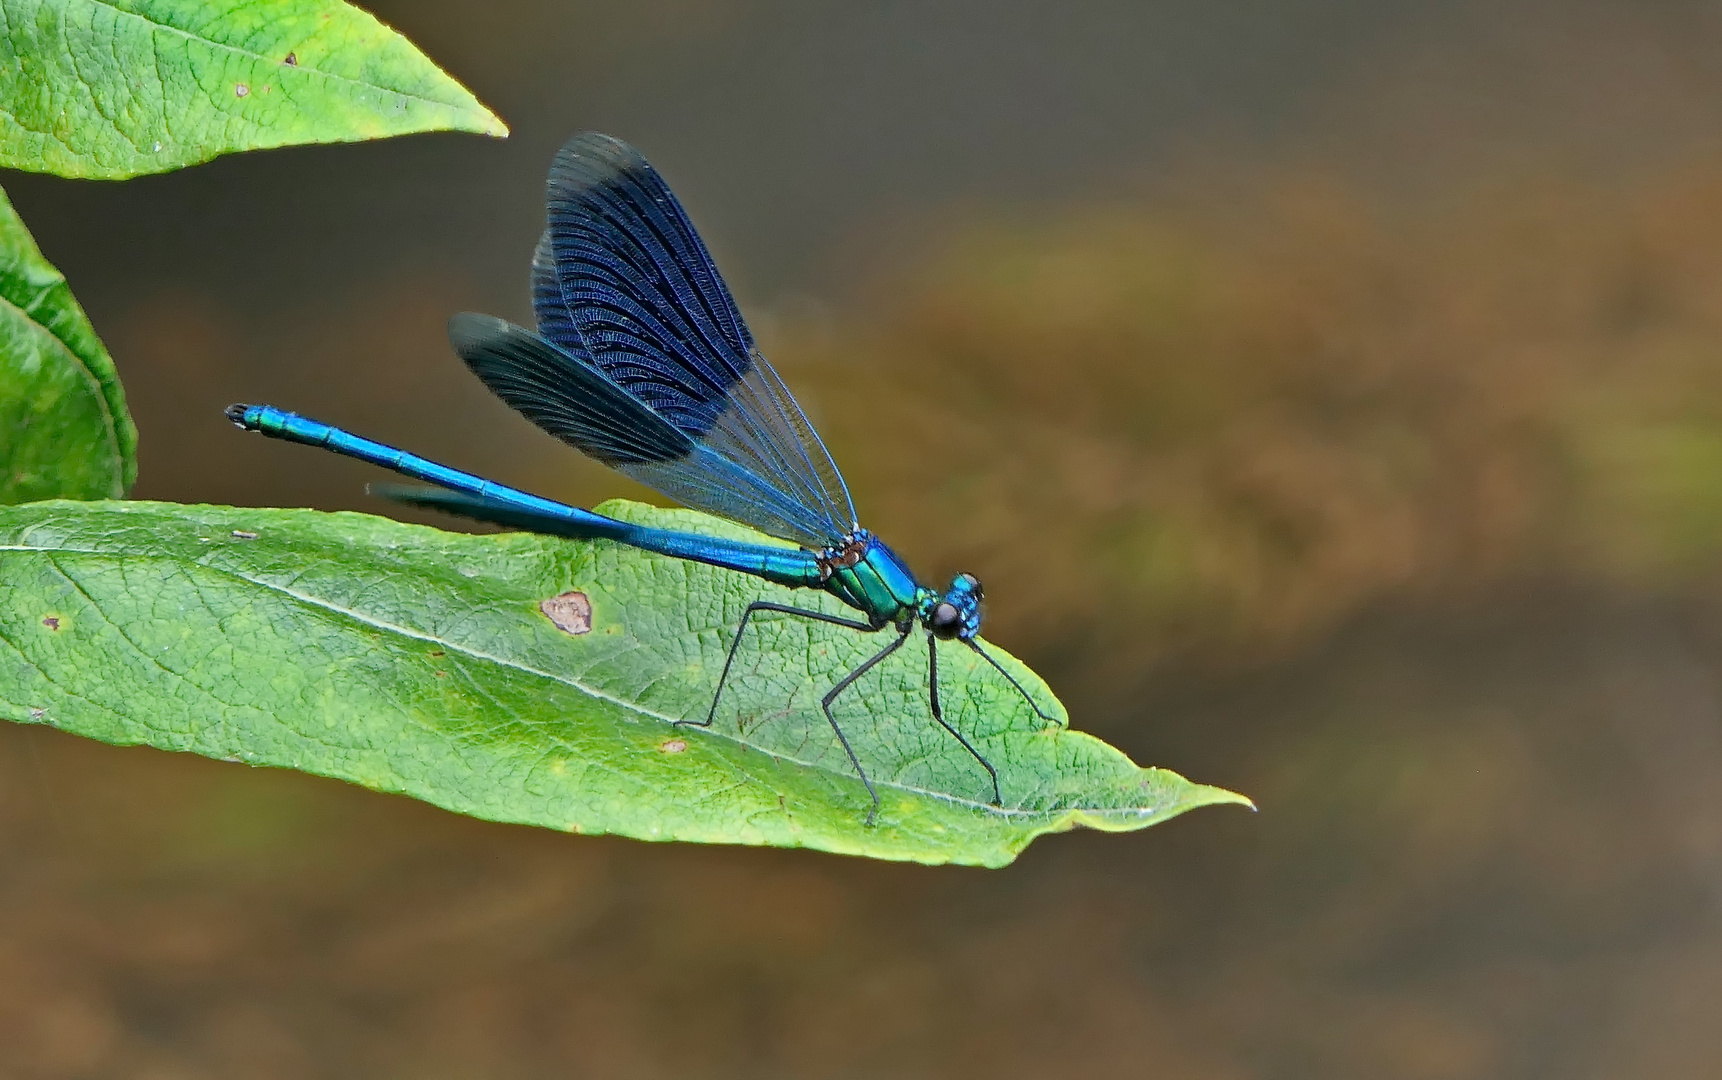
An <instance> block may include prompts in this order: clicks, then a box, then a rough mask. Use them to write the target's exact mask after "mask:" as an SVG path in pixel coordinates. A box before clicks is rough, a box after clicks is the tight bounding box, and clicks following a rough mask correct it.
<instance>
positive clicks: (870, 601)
mask: <svg viewBox="0 0 1722 1080" xmlns="http://www.w3.org/2000/svg"><path fill="white" fill-rule="evenodd" d="M819 568H820V569H821V570H822V571H824V572H825V574H826V578H825V590H826V591H827V592H829V593H831V594H832V595H833V596H835V597H837V598H838V599H839V600H842V601H843V602H844V603H845V604H848V605H849V606H850V607H852V608H855V609H856V610H857V611H860V612H862V613H864V614H865V615H866V616H867V617H868V618H869V619H871V620H872V621H874V622H876V623H879V624H881V625H883V624H885V623H893V622H899V623H900V622H902V621H904V620H905V619H910V618H915V617H918V615H919V606H920V602H921V594H922V593H923V592H924V591H925V590H923V589H922V588H921V585H920V582H918V581H916V580H915V575H914V573H912V572H911V571H910V570H909V567H908V566H907V565H906V564H905V563H904V562H903V560H902V559H901V558H899V557H898V555H897V553H896V552H895V551H892V550H891V549H890V548H889V547H887V546H886V545H885V544H883V543H882V542H880V541H879V540H878V539H877V538H876V537H874V536H873V534H872V533H869V532H868V531H867V530H865V529H856V530H855V531H854V532H853V533H851V534H850V535H849V536H847V537H845V538H844V543H843V544H842V546H840V547H833V548H828V549H827V550H825V551H823V552H820V554H819Z"/></svg>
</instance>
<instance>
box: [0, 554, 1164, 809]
mask: <svg viewBox="0 0 1722 1080" xmlns="http://www.w3.org/2000/svg"><path fill="white" fill-rule="evenodd" d="M6 551H17V552H29V553H36V554H43V555H55V554H75V555H90V556H96V557H104V558H110V559H139V560H147V561H162V562H168V563H171V564H173V565H175V566H187V565H190V566H196V567H198V568H199V569H202V570H207V571H210V572H212V573H216V574H222V575H225V576H227V577H229V578H232V579H234V580H236V581H242V582H245V583H246V584H249V585H254V586H256V587H258V588H262V589H268V590H270V591H272V592H275V593H278V594H280V595H282V596H287V597H290V598H292V599H294V600H297V601H299V602H300V603H303V604H307V605H309V606H311V607H314V608H318V609H320V610H323V611H328V612H332V613H334V614H337V615H341V616H344V617H346V618H349V619H352V620H353V621H355V622H358V623H361V624H363V625H365V626H369V627H372V628H374V629H378V630H383V631H386V632H392V633H396V634H399V635H401V636H403V637H408V638H412V639H413V640H415V641H424V642H428V643H430V644H433V645H439V646H442V647H444V648H447V649H451V650H454V651H455V652H459V653H461V654H462V655H464V656H467V657H469V658H471V659H474V660H480V661H488V662H490V663H493V664H497V665H499V666H501V667H504V668H508V669H510V670H513V671H518V672H521V673H522V674H525V675H532V676H536V677H538V678H542V679H547V680H549V681H551V682H554V683H558V684H560V685H563V686H568V687H572V688H573V689H575V690H578V691H579V692H580V693H582V694H585V695H587V696H588V697H592V698H596V699H598V700H600V701H607V702H610V703H612V704H614V705H617V706H620V707H621V708H623V709H626V710H628V711H630V712H634V713H637V714H639V715H641V716H645V717H649V718H651V719H653V720H659V721H662V722H664V723H666V724H670V725H672V726H676V727H680V726H681V725H680V724H678V722H677V721H676V720H675V719H674V718H672V717H669V716H665V715H663V714H661V713H656V712H653V711H652V710H650V709H647V708H645V707H644V706H642V705H640V704H639V703H638V702H632V701H626V700H624V699H622V698H618V697H615V696H613V695H610V694H607V693H604V692H603V691H601V690H596V689H593V688H591V687H589V686H587V685H585V684H584V683H582V682H580V681H579V680H578V679H573V678H568V677H565V676H561V675H557V674H555V673H553V672H549V671H544V670H542V669H539V668H535V667H532V666H530V665H528V664H522V663H520V662H519V661H517V660H512V659H509V658H507V657H502V656H497V655H495V654H492V653H488V652H485V651H483V650H481V649H475V648H473V647H471V646H469V645H466V644H464V643H461V642H456V641H448V640H444V639H443V638H439V637H436V636H435V635H433V634H429V633H426V632H425V631H422V630H417V629H414V628H412V627H408V626H402V625H400V624H398V623H393V622H389V621H388V620H385V619H379V618H377V617H375V616H373V615H367V614H365V613H364V612H360V611H355V610H353V609H351V608H348V607H345V606H343V605H341V604H337V603H334V602H332V601H330V600H327V599H324V598H322V597H317V596H313V595H311V594H308V593H304V592H301V591H299V590H297V589H293V588H291V587H289V586H285V585H280V584H277V583H275V582H270V581H263V580H260V579H258V578H253V577H247V576H246V575H245V574H243V573H240V572H239V571H236V570H232V569H229V568H227V567H221V566H212V565H210V564H209V563H204V562H193V561H188V560H185V559H179V558H174V557H172V556H168V555H142V554H132V553H122V554H116V553H114V552H112V551H107V550H104V549H101V548H85V547H70V546H64V545H62V546H56V547H47V546H43V545H35V544H0V552H6ZM700 733H701V734H702V735H706V736H710V737H713V738H719V739H727V740H728V741H730V742H733V743H736V744H737V745H740V746H745V747H749V748H750V749H754V750H758V751H760V752H761V753H765V754H769V755H770V756H772V757H774V758H777V759H778V760H781V761H787V762H790V763H792V764H795V765H800V766H802V767H803V768H807V769H813V770H816V771H818V772H822V773H826V774H828V775H830V776H834V777H839V778H841V779H844V780H852V781H854V782H855V783H860V781H859V780H858V779H857V778H855V777H852V776H848V775H846V774H842V773H838V772H836V771H834V770H832V769H831V768H829V767H827V766H825V765H822V764H819V763H817V762H812V761H805V760H802V759H801V758H797V757H794V756H791V755H789V754H784V753H781V752H779V751H775V750H770V749H767V748H766V747H764V746H760V745H759V744H757V743H752V742H749V741H748V740H746V739H741V738H737V737H735V736H733V735H730V734H727V733H725V732H721V731H706V730H704V729H700ZM874 783H875V785H876V786H878V787H882V788H890V789H892V790H895V791H902V792H907V793H909V794H913V795H921V796H925V797H927V798H930V799H937V800H940V801H942V802H946V803H950V804H952V805H955V806H961V807H965V808H968V809H973V810H981V811H985V812H987V813H990V814H995V815H998V816H999V817H1004V818H1012V817H1015V818H1020V819H1023V820H1032V819H1034V818H1045V819H1049V820H1050V819H1055V818H1057V817H1060V816H1063V815H1065V814H1071V813H1091V814H1116V813H1119V812H1121V811H1123V812H1128V813H1134V814H1143V813H1147V814H1156V813H1159V812H1160V811H1159V809H1154V810H1147V809H1144V808H1136V807H1130V808H1121V807H1115V806H1108V807H1100V806H1066V807H1060V808H1058V809H1056V810H1026V809H1022V808H1019V807H1001V806H994V805H992V804H991V803H983V802H978V801H976V800H973V799H965V798H963V797H962V796H960V795H955V794H952V793H951V792H947V791H932V790H929V789H926V788H919V787H914V786H913V785H909V784H903V783H900V782H895V781H891V780H875V781H874Z"/></svg>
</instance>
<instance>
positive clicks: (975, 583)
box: [957, 574, 983, 600]
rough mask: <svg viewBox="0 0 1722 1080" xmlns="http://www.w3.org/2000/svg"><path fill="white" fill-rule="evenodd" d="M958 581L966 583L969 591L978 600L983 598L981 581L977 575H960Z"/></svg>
mask: <svg viewBox="0 0 1722 1080" xmlns="http://www.w3.org/2000/svg"><path fill="white" fill-rule="evenodd" d="M957 580H958V581H962V582H965V583H966V584H967V585H968V587H969V591H970V592H972V593H974V594H975V599H976V600H979V599H980V598H981V596H982V595H983V594H982V593H981V579H980V578H978V577H976V576H975V575H973V574H958V575H957Z"/></svg>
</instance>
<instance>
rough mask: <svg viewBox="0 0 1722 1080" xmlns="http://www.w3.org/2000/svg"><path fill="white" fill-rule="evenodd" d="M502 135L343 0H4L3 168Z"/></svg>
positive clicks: (0, 3) (174, 160) (114, 170)
mask: <svg viewBox="0 0 1722 1080" xmlns="http://www.w3.org/2000/svg"><path fill="white" fill-rule="evenodd" d="M420 131H472V132H478V133H480V134H484V135H496V136H503V135H506V134H508V129H507V127H506V126H505V125H504V124H503V123H502V121H501V120H499V119H497V118H496V116H495V115H494V114H493V113H491V111H490V110H489V109H486V108H485V107H484V106H483V105H481V104H479V102H478V99H477V98H474V97H473V96H472V94H471V93H470V92H468V91H467V89H466V88H465V87H463V86H461V85H460V84H459V83H457V82H455V81H454V80H453V79H451V78H449V76H448V75H447V74H445V73H444V72H443V71H442V70H441V69H440V68H438V67H437V66H436V65H435V64H433V63H432V62H431V61H430V60H429V59H427V58H426V57H425V56H424V54H423V53H421V52H419V51H418V50H417V49H416V48H414V47H413V45H412V43H411V42H409V41H407V40H406V39H405V38H403V37H401V36H400V35H399V34H397V33H396V32H395V31H393V30H391V29H389V28H388V27H387V26H384V25H383V24H382V23H380V22H378V21H377V20H376V19H375V18H373V17H372V16H370V15H368V14H366V13H365V12H363V11H360V10H359V9H357V8H355V7H352V6H351V5H349V4H344V3H340V2H339V0H270V2H267V3H256V2H254V0H0V166H3V167H6V168H12V169H26V170H29V171H32V172H50V173H56V174H58V175H60V176H76V177H87V178H91V179H101V180H119V179H124V178H125V177H128V176H139V175H142V174H144V173H156V172H166V171H167V170H170V169H178V168H183V167H184V166H187V165H195V164H197V163H199V162H203V161H208V160H209V159H210V158H213V157H216V156H218V155H220V154H228V153H233V152H234V151H237V150H260V149H265V148H268V147H275V146H288V145H293V144H298V143H320V142H357V141H360V140H364V139H380V138H384V137H386V136H390V135H405V134H409V133H412V132H420Z"/></svg>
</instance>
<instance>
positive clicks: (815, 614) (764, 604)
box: [676, 600, 879, 756]
mask: <svg viewBox="0 0 1722 1080" xmlns="http://www.w3.org/2000/svg"><path fill="white" fill-rule="evenodd" d="M756 611H776V612H781V613H782V614H784V615H800V616H801V617H802V618H804V619H815V620H818V621H819V622H826V623H831V624H832V625H833V626H846V627H848V628H849V629H851V630H864V631H867V632H869V633H871V632H872V631H874V630H877V629H879V627H877V626H875V625H873V624H871V623H864V622H862V621H861V620H859V619H845V618H843V617H842V616H840V615H827V614H825V613H824V612H823V611H809V610H808V609H806V608H798V607H790V606H789V605H788V604H773V603H771V602H770V601H766V600H755V601H754V602H753V603H751V604H749V605H747V611H745V612H743V613H742V617H741V625H740V626H737V627H736V628H735V640H734V641H732V642H730V644H729V655H728V656H727V657H725V658H724V662H723V673H722V674H720V675H719V676H718V684H717V690H716V691H715V692H713V694H712V707H711V708H710V709H708V710H706V718H705V719H704V720H678V721H676V722H677V723H678V724H688V725H691V726H693V727H711V726H712V720H713V718H714V717H716V716H717V707H718V698H720V697H722V696H723V688H724V684H725V683H726V682H728V681H729V669H730V665H732V664H734V663H735V652H736V650H737V649H739V648H741V636H742V634H744V633H746V632H747V623H748V620H749V619H752V618H753V613H754V612H756ZM851 756H853V755H851Z"/></svg>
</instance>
